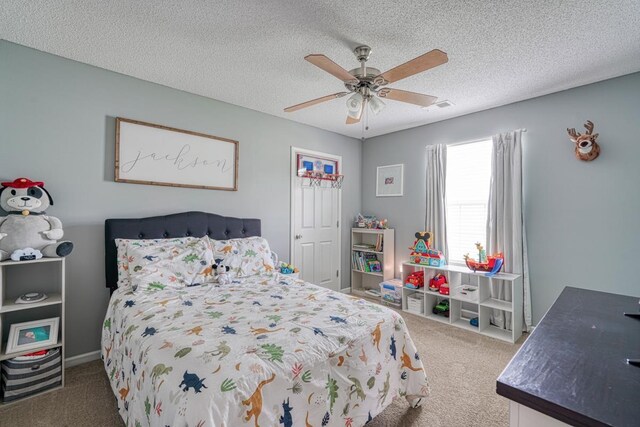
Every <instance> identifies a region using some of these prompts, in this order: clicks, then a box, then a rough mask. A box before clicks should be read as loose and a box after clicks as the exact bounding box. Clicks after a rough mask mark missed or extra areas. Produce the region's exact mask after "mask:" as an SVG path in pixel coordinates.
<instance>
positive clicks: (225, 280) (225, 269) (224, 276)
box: [212, 263, 231, 285]
mask: <svg viewBox="0 0 640 427" xmlns="http://www.w3.org/2000/svg"><path fill="white" fill-rule="evenodd" d="M212 267H213V272H214V279H215V280H217V282H218V283H219V284H221V285H228V284H229V283H231V275H230V274H229V266H228V265H222V264H221V263H220V264H213V265H212Z"/></svg>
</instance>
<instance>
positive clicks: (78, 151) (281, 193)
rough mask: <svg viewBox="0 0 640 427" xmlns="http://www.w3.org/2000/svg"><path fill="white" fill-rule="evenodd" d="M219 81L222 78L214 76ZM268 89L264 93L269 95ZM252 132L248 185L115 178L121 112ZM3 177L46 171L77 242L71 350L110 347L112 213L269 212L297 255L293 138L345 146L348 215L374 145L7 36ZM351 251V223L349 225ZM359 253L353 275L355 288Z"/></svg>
mask: <svg viewBox="0 0 640 427" xmlns="http://www.w3.org/2000/svg"><path fill="white" fill-rule="evenodd" d="M211 84H216V82H215V79H214V78H212V80H211ZM256 96H260V94H259V93H257V94H256ZM117 116H121V117H127V118H131V119H137V120H142V121H147V122H152V123H159V124H163V125H166V126H172V127H177V128H181V129H189V130H193V131H198V132H204V133H209V134H213V135H217V136H221V137H225V138H230V139H234V140H238V141H240V165H239V184H238V185H239V191H237V192H227V191H211V190H195V189H182V188H170V187H156V186H148V185H135V184H124V183H116V182H114V180H113V179H114V173H113V162H114V150H115V148H114V143H115V117H117ZM0 129H2V133H1V135H0V141H1V142H0V144H1V147H2V148H1V151H0V178H1V179H3V180H7V179H14V178H16V177H18V176H27V177H30V178H32V179H36V180H43V181H45V183H46V187H47V189H48V190H49V191H50V192H51V193H52V196H53V198H54V200H55V206H53V207H52V208H51V209H50V210H49V211H48V212H49V213H50V214H51V215H55V216H57V217H59V218H60V219H61V220H62V222H63V224H64V226H65V233H66V238H68V239H69V240H72V241H73V242H74V243H75V245H76V248H75V250H74V253H73V254H72V255H71V256H70V257H69V259H68V263H67V270H68V275H67V280H68V281H67V298H68V299H67V301H68V305H67V310H66V311H67V344H68V347H67V355H68V356H73V355H77V354H82V353H86V352H90V351H94V350H97V349H99V348H100V344H99V340H100V329H101V328H100V327H101V323H102V320H103V318H104V314H105V309H106V305H107V302H108V299H109V292H108V290H107V289H106V288H105V287H104V285H105V280H104V249H103V247H104V237H103V235H104V234H103V233H104V227H103V224H104V220H105V219H106V218H111V217H141V216H149V215H158V214H165V213H173V212H179V211H187V210H201V211H207V212H214V213H218V214H222V215H230V216H241V217H242V216H244V217H257V218H260V219H262V227H263V235H264V236H265V237H266V238H267V239H268V240H269V242H270V243H271V246H272V248H273V250H275V251H276V252H278V254H279V255H280V257H281V259H283V260H286V259H288V256H289V243H288V242H289V194H290V193H289V192H290V189H289V176H290V175H289V173H290V163H289V162H290V147H291V146H297V147H303V148H308V149H313V150H319V151H324V152H328V153H332V154H337V155H341V156H342V158H343V166H344V168H343V171H344V174H345V175H346V179H345V184H344V190H343V209H342V224H350V223H351V219H352V218H353V217H354V216H355V214H356V213H357V212H359V211H360V187H361V182H360V177H361V170H360V166H361V151H362V143H361V142H360V141H359V140H356V139H353V138H348V137H345V136H341V135H337V134H335V133H331V132H327V131H323V130H320V129H317V128H313V127H310V126H305V125H301V124H297V123H294V122H292V121H288V120H284V119H280V118H276V117H274V116H270V115H267V114H262V113H259V112H256V111H253V110H249V109H246V108H241V107H238V106H234V105H231V104H226V103H223V102H219V101H215V100H212V99H209V98H204V97H200V96H196V95H192V94H189V93H185V92H181V91H178V90H174V89H170V88H167V87H164V86H160V85H156V84H153V83H149V82H145V81H141V80H138V79H135V78H131V77H127V76H124V75H121V74H117V73H113V72H110V71H106V70H103V69H99V68H96V67H92V66H88V65H84V64H81V63H78V62H74V61H70V60H67V59H63V58H60V57H57V56H54V55H49V54H45V53H42V52H38V51H36V50H32V49H28V48H26V47H23V46H19V45H16V44H12V43H9V42H6V41H1V40H0ZM342 246H343V249H342V250H343V253H348V248H349V228H348V227H344V228H343V235H342ZM348 262H349V258H348V257H347V256H345V257H343V265H342V272H343V274H342V282H343V286H348V285H349V283H348V282H349V264H348Z"/></svg>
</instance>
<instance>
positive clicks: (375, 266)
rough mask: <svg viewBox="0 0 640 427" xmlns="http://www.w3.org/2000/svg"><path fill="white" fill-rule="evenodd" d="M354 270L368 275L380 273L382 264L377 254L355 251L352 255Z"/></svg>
mask: <svg viewBox="0 0 640 427" xmlns="http://www.w3.org/2000/svg"><path fill="white" fill-rule="evenodd" d="M352 262H353V269H354V270H358V271H364V272H367V273H371V272H380V271H382V269H381V264H380V261H379V260H378V257H377V256H376V254H372V253H367V252H359V251H355V252H353V254H352Z"/></svg>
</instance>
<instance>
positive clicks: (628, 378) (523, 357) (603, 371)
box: [496, 284, 640, 427]
mask: <svg viewBox="0 0 640 427" xmlns="http://www.w3.org/2000/svg"><path fill="white" fill-rule="evenodd" d="M638 287H639V291H640V284H639V285H638ZM639 308H640V306H639V305H638V297H630V296H623V295H614V294H610V293H605V292H596V291H589V290H585V289H577V288H572V287H567V288H565V289H564V290H563V291H562V293H561V294H560V296H559V297H558V299H557V300H556V302H555V303H554V304H553V306H552V307H551V309H549V311H548V312H547V314H546V315H545V316H544V318H543V319H542V321H541V322H540V323H539V324H538V326H537V327H536V328H535V330H534V332H533V333H532V334H531V336H530V337H529V338H528V339H527V341H526V342H525V343H524V344H523V345H522V347H521V348H520V350H519V351H518V353H516V355H515V356H514V358H513V359H512V360H511V362H509V365H508V366H507V367H506V368H505V370H504V372H502V374H501V375H500V377H499V378H498V381H497V385H496V391H497V392H498V394H499V395H501V396H504V397H506V398H508V399H510V400H511V401H513V402H516V403H518V404H521V405H524V406H526V407H529V408H531V409H533V410H535V411H537V412H540V413H543V414H546V415H548V416H550V417H553V418H555V419H557V420H560V421H562V422H564V423H567V424H570V425H573V426H640V368H639V367H635V366H632V365H629V364H627V363H626V359H627V358H640V320H638V319H633V318H630V317H627V316H624V315H623V312H627V313H629V312H631V313H637V312H638V309H639ZM512 407H513V405H512ZM544 418H546V417H544ZM512 424H513V416H512ZM539 427H542V426H540V425H539Z"/></svg>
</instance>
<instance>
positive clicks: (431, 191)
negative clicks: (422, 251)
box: [424, 144, 449, 258]
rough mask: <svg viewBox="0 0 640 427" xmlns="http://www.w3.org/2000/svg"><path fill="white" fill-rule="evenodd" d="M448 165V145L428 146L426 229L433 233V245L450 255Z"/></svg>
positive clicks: (445, 254)
mask: <svg viewBox="0 0 640 427" xmlns="http://www.w3.org/2000/svg"><path fill="white" fill-rule="evenodd" d="M446 167H447V146H446V145H445V144H439V145H428V146H427V214H426V217H425V221H424V225H425V230H426V231H430V232H432V233H433V246H434V248H435V249H439V250H441V251H442V253H443V254H444V256H445V258H447V257H448V255H449V250H448V247H447V222H446V218H447V205H446V193H445V188H446V186H445V179H446V176H447V173H446Z"/></svg>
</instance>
